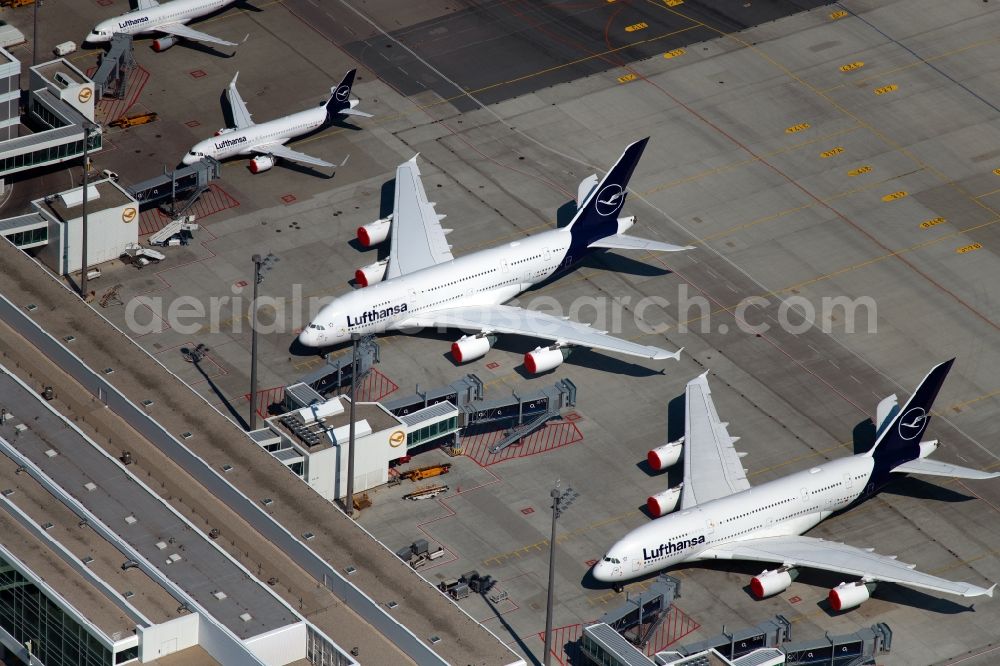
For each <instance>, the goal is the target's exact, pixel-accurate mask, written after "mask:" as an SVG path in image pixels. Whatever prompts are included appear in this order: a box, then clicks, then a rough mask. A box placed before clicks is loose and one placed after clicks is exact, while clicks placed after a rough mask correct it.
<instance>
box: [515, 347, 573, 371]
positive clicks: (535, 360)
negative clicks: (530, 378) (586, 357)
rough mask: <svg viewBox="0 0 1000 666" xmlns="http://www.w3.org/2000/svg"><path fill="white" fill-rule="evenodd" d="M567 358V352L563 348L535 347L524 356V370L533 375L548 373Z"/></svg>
mask: <svg viewBox="0 0 1000 666" xmlns="http://www.w3.org/2000/svg"><path fill="white" fill-rule="evenodd" d="M567 356H569V350H568V349H566V348H565V347H558V346H552V347H535V348H534V349H533V350H532V351H530V352H528V353H527V354H525V355H524V369H525V370H527V371H528V372H530V373H531V374H533V375H537V374H538V373H540V372H548V371H549V370H554V369H555V368H558V367H559V366H560V365H562V362H563V361H565V360H566V357H567Z"/></svg>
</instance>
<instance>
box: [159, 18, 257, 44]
mask: <svg viewBox="0 0 1000 666" xmlns="http://www.w3.org/2000/svg"><path fill="white" fill-rule="evenodd" d="M156 29H157V30H158V31H159V32H165V33H167V34H168V35H174V36H175V37H183V38H184V39H190V40H192V41H195V42H209V43H211V44H221V45H222V46H239V45H238V44H237V43H236V42H227V41H226V40H224V39H219V38H218V37H213V36H212V35H209V34H206V33H204V32H198V31H197V30H194V29H192V28H189V27H187V26H186V25H183V24H181V23H167V24H166V25H158V26H156Z"/></svg>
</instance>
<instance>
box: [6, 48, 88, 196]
mask: <svg viewBox="0 0 1000 666" xmlns="http://www.w3.org/2000/svg"><path fill="white" fill-rule="evenodd" d="M20 81H21V63H20V61H19V60H18V59H17V58H15V57H14V56H13V55H11V54H10V52H8V51H6V50H4V49H0V184H2V182H3V180H4V179H5V178H6V177H8V176H10V175H12V174H15V173H18V172H21V171H27V170H29V169H33V168H35V167H41V166H48V165H51V164H58V163H60V162H66V161H69V160H73V159H76V158H78V157H80V156H81V155H83V152H84V143H83V142H84V138H85V134H89V137H88V138H87V140H88V141H89V146H88V150H89V151H90V152H96V151H98V150H100V149H101V146H102V138H101V132H100V131H99V130H98V131H90V132H87V131H86V129H85V128H86V127H88V126H91V127H95V128H96V127H97V126H96V125H94V102H95V94H94V90H95V89H94V82H93V81H91V80H90V78H89V77H87V75H86V74H84V73H83V72H82V71H80V70H79V69H78V68H77V67H76V66H75V65H73V63H71V62H70V61H68V60H66V59H64V58H59V59H56V60H53V61H51V62H47V63H42V64H40V65H36V66H34V67H31V68H30V70H29V80H28V83H29V87H28V102H27V112H28V114H27V119H28V124H22V123H21V115H20V108H21V84H20Z"/></svg>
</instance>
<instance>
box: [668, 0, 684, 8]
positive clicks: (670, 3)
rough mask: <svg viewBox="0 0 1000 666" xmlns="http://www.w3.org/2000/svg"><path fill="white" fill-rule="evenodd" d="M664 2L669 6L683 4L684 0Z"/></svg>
mask: <svg viewBox="0 0 1000 666" xmlns="http://www.w3.org/2000/svg"><path fill="white" fill-rule="evenodd" d="M663 3H664V4H665V5H666V6H667V7H676V6H677V5H683V4H684V0H663Z"/></svg>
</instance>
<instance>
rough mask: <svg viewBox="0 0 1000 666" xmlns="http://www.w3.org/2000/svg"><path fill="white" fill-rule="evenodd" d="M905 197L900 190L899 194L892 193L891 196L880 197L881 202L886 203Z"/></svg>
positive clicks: (904, 193)
mask: <svg viewBox="0 0 1000 666" xmlns="http://www.w3.org/2000/svg"><path fill="white" fill-rule="evenodd" d="M905 196H906V192H904V191H902V190H900V191H899V192H893V193H891V194H887V195H885V196H884V197H882V201H886V202H889V201H897V200H899V199H902V198H903V197H905Z"/></svg>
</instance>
